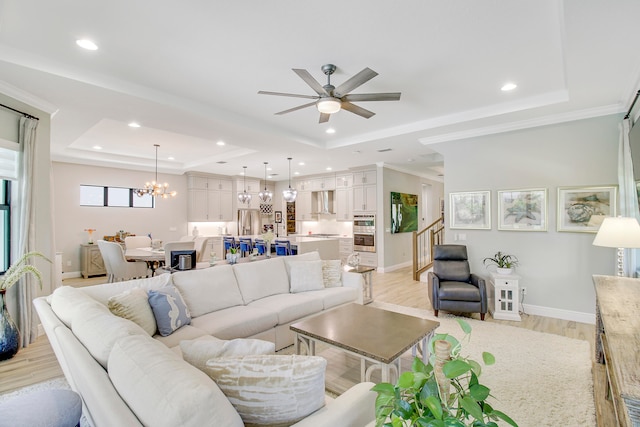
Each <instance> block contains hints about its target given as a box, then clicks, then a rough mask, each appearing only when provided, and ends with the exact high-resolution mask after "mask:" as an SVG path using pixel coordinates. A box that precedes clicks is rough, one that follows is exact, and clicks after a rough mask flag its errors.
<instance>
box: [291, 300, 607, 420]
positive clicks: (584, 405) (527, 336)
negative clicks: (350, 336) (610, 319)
mask: <svg viewBox="0 0 640 427" xmlns="http://www.w3.org/2000/svg"><path fill="white" fill-rule="evenodd" d="M371 306H372V307H377V308H382V309H385V310H391V311H396V312H399V313H404V314H408V315H412V316H416V317H422V318H426V319H430V320H436V321H438V322H440V326H439V327H438V329H437V332H438V333H449V334H451V335H453V336H455V337H456V338H462V336H463V335H464V334H463V332H462V330H461V329H460V326H459V325H458V322H457V321H456V320H455V316H441V317H438V318H436V317H434V316H432V315H431V314H430V313H429V312H428V311H426V310H419V309H414V308H409V307H403V306H398V305H394V304H388V303H379V302H375V301H374V302H373V303H372V304H371ZM465 320H466V321H467V322H468V323H469V324H470V326H471V327H472V329H473V330H472V332H471V341H470V342H469V343H468V344H467V345H466V346H464V348H463V354H466V355H468V356H470V357H471V358H473V359H475V360H477V361H481V360H482V352H483V351H488V352H490V353H492V354H493V355H494V356H495V358H496V363H495V365H492V366H487V367H484V369H483V372H482V376H481V383H483V384H485V385H486V386H488V387H489V388H490V389H491V395H492V396H494V399H492V400H490V401H489V402H490V403H491V404H492V406H493V407H494V408H496V409H499V410H501V411H503V412H505V413H506V414H508V415H509V416H511V417H512V418H513V419H514V420H515V421H516V422H518V424H519V426H520V427H534V426H535V427H540V426H553V427H557V426H563V427H573V426H575V427H578V426H580V427H584V426H595V425H596V420H595V405H594V398H593V376H592V372H591V366H592V362H591V348H590V345H589V343H588V342H587V341H583V340H576V339H572V338H567V337H563V336H559V335H553V334H547V333H542V332H535V331H530V330H527V329H522V328H517V327H513V326H505V325H500V324H497V323H493V322H482V321H479V320H474V319H468V318H465ZM345 326H347V325H345ZM286 350H289V351H291V348H288V349H286ZM317 353H318V354H319V355H321V356H323V357H326V358H327V360H328V368H327V374H326V383H327V390H329V391H332V392H334V393H337V394H340V393H342V392H343V391H344V390H346V389H348V388H349V387H351V386H352V385H353V384H355V382H357V381H359V376H360V363H359V361H358V360H357V359H355V358H353V357H349V356H346V355H345V354H344V353H343V352H340V351H339V350H334V349H328V348H327V347H326V346H324V347H323V346H319V347H318V351H317ZM411 361H412V358H411V354H410V353H407V354H406V355H405V356H403V359H402V369H403V370H405V369H406V370H408V369H410V368H411ZM372 380H373V381H374V382H377V381H379V379H377V378H376V377H375V376H374V377H373V378H372ZM501 425H502V424H501Z"/></svg>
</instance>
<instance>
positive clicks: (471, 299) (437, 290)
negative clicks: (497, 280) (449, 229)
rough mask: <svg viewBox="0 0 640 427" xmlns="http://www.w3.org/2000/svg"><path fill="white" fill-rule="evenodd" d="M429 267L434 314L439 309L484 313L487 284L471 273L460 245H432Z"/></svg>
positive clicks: (482, 317)
mask: <svg viewBox="0 0 640 427" xmlns="http://www.w3.org/2000/svg"><path fill="white" fill-rule="evenodd" d="M433 251H434V255H433V271H432V272H431V271H430V272H429V275H428V279H429V286H431V304H432V305H433V312H434V315H435V316H436V317H437V316H438V311H439V310H446V311H454V312H462V313H480V318H481V319H482V320H484V315H485V314H486V313H487V288H486V285H485V282H484V279H483V278H481V277H479V276H477V275H475V274H472V273H471V270H470V268H469V261H468V258H467V247H466V246H464V245H436V246H434V248H433Z"/></svg>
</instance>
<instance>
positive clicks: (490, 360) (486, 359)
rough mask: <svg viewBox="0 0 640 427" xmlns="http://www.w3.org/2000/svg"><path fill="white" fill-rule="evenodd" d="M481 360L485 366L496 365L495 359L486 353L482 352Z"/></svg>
mask: <svg viewBox="0 0 640 427" xmlns="http://www.w3.org/2000/svg"><path fill="white" fill-rule="evenodd" d="M482 360H483V361H484V364H485V365H487V366H490V365H493V364H494V363H496V358H495V357H494V356H493V354H491V353H489V352H486V351H483V352H482Z"/></svg>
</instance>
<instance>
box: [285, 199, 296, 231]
mask: <svg viewBox="0 0 640 427" xmlns="http://www.w3.org/2000/svg"><path fill="white" fill-rule="evenodd" d="M286 227H287V228H286V230H287V234H293V233H295V232H296V203H295V202H287V219H286Z"/></svg>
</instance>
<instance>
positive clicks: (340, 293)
mask: <svg viewBox="0 0 640 427" xmlns="http://www.w3.org/2000/svg"><path fill="white" fill-rule="evenodd" d="M305 295H308V296H310V297H313V298H320V299H321V300H322V304H323V306H324V309H325V310H328V309H330V308H333V307H336V306H338V305H341V304H346V303H348V302H354V301H356V299H357V298H358V290H357V289H355V288H347V287H343V286H340V287H337V288H325V289H322V290H319V291H310V292H307V293H306V294H305Z"/></svg>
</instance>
